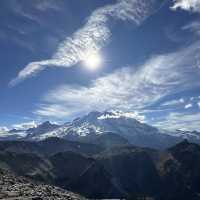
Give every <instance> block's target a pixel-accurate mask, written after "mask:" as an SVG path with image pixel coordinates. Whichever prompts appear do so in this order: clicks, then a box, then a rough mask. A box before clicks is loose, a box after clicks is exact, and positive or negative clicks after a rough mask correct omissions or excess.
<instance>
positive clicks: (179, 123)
mask: <svg viewBox="0 0 200 200" xmlns="http://www.w3.org/2000/svg"><path fill="white" fill-rule="evenodd" d="M199 122H200V113H178V112H172V113H170V114H169V115H167V116H165V118H164V119H162V121H159V122H156V123H155V124H154V125H155V126H157V127H158V128H164V129H166V128H167V129H171V130H178V129H180V130H185V131H194V130H196V131H200V124H199Z"/></svg>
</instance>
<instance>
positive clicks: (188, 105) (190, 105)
mask: <svg viewBox="0 0 200 200" xmlns="http://www.w3.org/2000/svg"><path fill="white" fill-rule="evenodd" d="M192 106H193V105H192V104H191V103H189V104H186V105H185V107H184V108H185V109H188V108H192Z"/></svg>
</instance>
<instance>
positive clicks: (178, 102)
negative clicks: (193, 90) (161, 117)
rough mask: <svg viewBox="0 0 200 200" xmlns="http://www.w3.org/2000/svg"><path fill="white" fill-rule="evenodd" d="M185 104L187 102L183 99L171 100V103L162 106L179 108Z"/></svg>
mask: <svg viewBox="0 0 200 200" xmlns="http://www.w3.org/2000/svg"><path fill="white" fill-rule="evenodd" d="M184 102H185V100H184V99H183V98H181V99H174V100H171V101H167V102H164V103H163V104H162V106H177V105H181V104H183V103H184Z"/></svg>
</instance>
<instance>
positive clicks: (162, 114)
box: [0, 0, 200, 131]
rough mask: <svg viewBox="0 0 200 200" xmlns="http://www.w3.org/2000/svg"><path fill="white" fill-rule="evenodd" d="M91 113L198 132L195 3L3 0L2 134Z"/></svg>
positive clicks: (199, 28) (199, 9) (198, 6)
mask: <svg viewBox="0 0 200 200" xmlns="http://www.w3.org/2000/svg"><path fill="white" fill-rule="evenodd" d="M94 58H96V59H98V67H97V66H93V67H94V68H93V69H91V68H90V67H89V64H94V62H93V61H94ZM94 110H98V111H105V110H120V111H122V112H125V113H132V115H133V116H135V118H136V119H138V120H139V121H141V122H144V123H148V124H150V125H153V126H157V127H159V128H162V129H166V128H167V129H182V130H197V131H200V1H199V0H84V1H83V0H76V1H74V0H29V1H27V0H1V1H0V130H6V129H9V128H13V127H15V128H16V127H21V126H25V127H27V126H28V127H29V126H30V127H32V126H35V124H37V123H40V122H42V121H46V120H50V121H52V122H57V123H64V122H67V121H71V120H72V119H74V118H76V117H78V116H82V115H84V114H87V113H88V112H90V111H94Z"/></svg>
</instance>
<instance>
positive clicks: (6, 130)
mask: <svg viewBox="0 0 200 200" xmlns="http://www.w3.org/2000/svg"><path fill="white" fill-rule="evenodd" d="M8 131H9V129H8V128H7V127H5V126H2V127H0V134H4V133H6V132H8Z"/></svg>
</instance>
